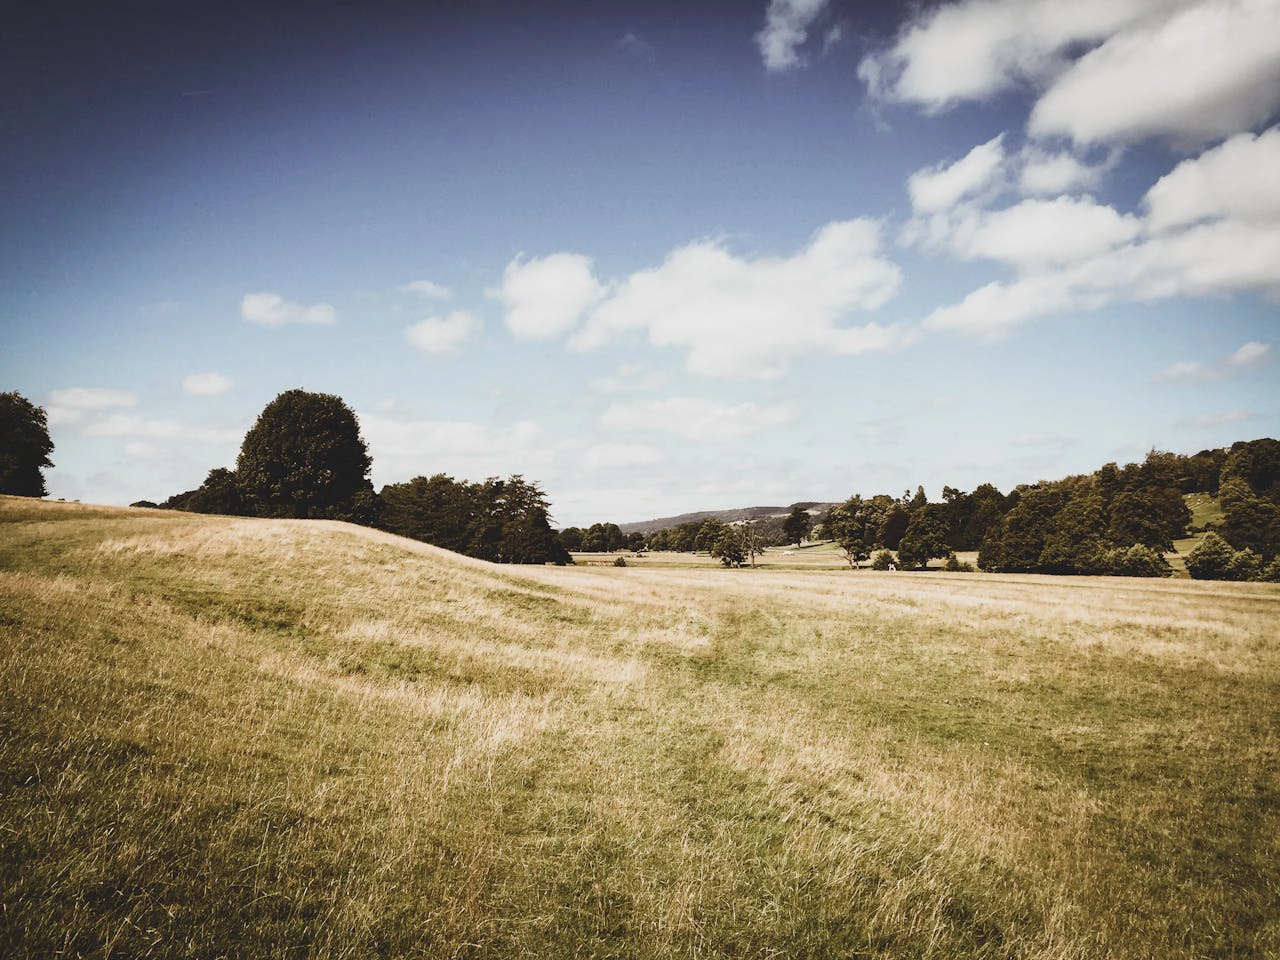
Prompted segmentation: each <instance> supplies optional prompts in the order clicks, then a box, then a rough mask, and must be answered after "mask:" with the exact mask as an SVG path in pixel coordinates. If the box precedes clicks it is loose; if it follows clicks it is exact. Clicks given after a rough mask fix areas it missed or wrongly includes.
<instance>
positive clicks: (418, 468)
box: [359, 413, 555, 483]
mask: <svg viewBox="0 0 1280 960" xmlns="http://www.w3.org/2000/svg"><path fill="white" fill-rule="evenodd" d="M359 417H360V432H361V433H362V434H363V436H364V438H365V440H366V442H367V443H368V445H369V454H370V456H371V457H372V458H373V463H374V471H375V472H376V473H377V474H378V475H379V476H380V478H381V482H382V483H391V482H398V481H402V480H407V479H408V478H410V477H413V476H418V475H427V476H430V475H432V474H436V473H448V474H451V475H452V476H454V477H457V478H458V479H466V480H479V479H482V478H484V477H491V476H499V475H502V476H505V475H508V474H511V473H529V474H531V475H532V474H536V473H539V471H540V469H541V474H540V475H544V476H545V469H542V468H545V467H546V466H547V465H548V464H549V463H550V462H551V461H552V460H554V458H555V450H554V448H553V446H552V445H551V444H549V443H548V442H547V437H546V435H545V433H544V432H543V430H542V429H541V428H540V427H539V426H538V425H537V424H536V423H535V422H533V421H532V420H518V421H516V422H514V423H510V424H506V425H503V426H499V427H493V426H488V425H485V424H478V423H471V422H467V421H460V420H433V419H409V418H400V417H390V416H386V415H383V414H376V413H360V414H359Z"/></svg>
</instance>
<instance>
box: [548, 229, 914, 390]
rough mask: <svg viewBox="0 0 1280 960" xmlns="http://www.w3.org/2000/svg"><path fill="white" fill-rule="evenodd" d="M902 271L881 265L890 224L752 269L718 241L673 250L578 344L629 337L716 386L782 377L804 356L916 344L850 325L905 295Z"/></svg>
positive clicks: (891, 332) (618, 292)
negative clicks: (677, 351)
mask: <svg viewBox="0 0 1280 960" xmlns="http://www.w3.org/2000/svg"><path fill="white" fill-rule="evenodd" d="M900 283H901V271H900V270H899V269H898V267H897V266H896V265H895V264H893V263H891V262H890V261H888V260H886V259H884V258H883V257H882V256H880V224H879V223H877V222H875V221H871V220H850V221H844V222H837V223H830V224H827V225H826V226H825V227H823V228H822V229H821V230H819V231H818V232H817V233H816V234H815V235H814V237H813V239H812V240H811V241H810V243H809V245H808V246H806V247H805V248H804V249H803V250H801V251H800V252H799V253H797V254H795V255H794V256H792V257H788V258H776V257H767V258H760V259H757V260H746V259H743V258H740V257H737V256H734V255H733V254H731V253H729V252H728V251H727V250H725V249H724V247H723V246H722V245H721V244H719V243H717V242H714V241H701V242H698V243H692V244H689V245H688V246H685V247H680V248H678V249H676V250H674V251H672V252H671V253H670V254H669V255H668V256H667V258H666V260H665V261H664V262H663V263H662V265H661V266H659V267H656V268H653V269H651V270H644V271H640V272H638V273H634V274H632V275H631V276H630V277H628V278H627V279H626V280H625V281H623V282H622V283H620V284H618V285H617V286H616V287H614V288H613V291H612V293H611V295H610V296H609V297H608V299H606V300H605V301H604V302H603V303H601V304H600V305H599V306H598V307H596V308H595V309H594V310H593V311H592V312H591V314H590V316H589V317H588V320H587V322H586V325H585V326H584V327H583V328H582V330H581V331H579V332H578V333H577V334H576V335H575V336H574V337H573V338H572V339H571V340H570V345H571V346H572V347H574V348H576V349H581V350H589V349H593V348H597V347H600V346H603V345H605V344H607V343H610V342H612V341H614V340H616V339H618V338H620V337H624V336H626V335H627V334H628V333H633V332H641V333H646V334H647V335H648V339H649V342H650V343H651V344H653V345H654V346H660V347H661V346H674V347H685V348H687V349H688V351H689V352H688V360H687V366H688V369H689V370H690V371H692V372H694V373H699V374H703V375H706V376H713V377H729V378H752V377H765V378H768V377H776V376H780V375H781V374H782V373H783V372H785V371H786V370H787V369H788V368H789V367H790V366H791V364H792V363H793V362H795V360H796V359H797V358H799V357H800V356H802V355H806V354H810V353H815V352H826V353H832V354H846V355H851V354H857V353H864V352H867V351H870V350H884V349H890V348H893V347H896V346H901V345H902V344H904V343H906V342H908V341H909V340H910V338H911V336H912V334H911V333H910V332H909V331H907V330H904V329H902V328H900V327H896V326H889V327H886V326H880V325H878V324H875V323H869V324H866V325H864V326H859V327H845V326H840V325H839V324H840V323H841V321H843V320H845V319H846V318H847V317H848V316H849V315H850V314H851V313H853V312H854V311H857V310H873V309H876V308H877V307H880V306H881V305H883V304H884V303H885V302H886V301H887V300H888V299H889V298H891V297H892V296H893V295H894V294H895V293H896V292H897V290H898V287H899V285H900Z"/></svg>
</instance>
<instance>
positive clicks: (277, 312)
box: [240, 293, 338, 327]
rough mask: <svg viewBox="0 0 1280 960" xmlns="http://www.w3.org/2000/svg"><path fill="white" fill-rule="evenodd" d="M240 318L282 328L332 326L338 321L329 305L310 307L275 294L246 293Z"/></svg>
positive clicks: (320, 304)
mask: <svg viewBox="0 0 1280 960" xmlns="http://www.w3.org/2000/svg"><path fill="white" fill-rule="evenodd" d="M240 316H241V317H242V318H243V319H245V320H247V321H248V322H249V323H257V324H261V325H262V326H264V327H282V326H284V325H285V324H287V323H302V324H330V323H335V322H337V319H338V315H337V313H336V312H335V311H334V309H333V307H331V306H329V305H328V304H327V303H317V304H314V305H312V306H309V307H308V306H304V305H302V304H300V303H293V302H291V301H289V300H285V299H284V298H282V297H280V296H279V295H278V294H274V293H246V294H245V295H244V299H242V300H241V301H240Z"/></svg>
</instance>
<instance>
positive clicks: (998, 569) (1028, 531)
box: [978, 482, 1069, 573]
mask: <svg viewBox="0 0 1280 960" xmlns="http://www.w3.org/2000/svg"><path fill="white" fill-rule="evenodd" d="M1014 493H1015V494H1016V497H1015V498H1014V499H1015V500H1016V502H1015V503H1014V505H1013V507H1012V509H1010V510H1009V512H1008V513H1006V514H1005V515H1004V518H1003V519H1002V520H1001V521H1000V523H999V524H998V525H997V526H995V527H993V528H992V529H991V530H990V531H989V532H988V534H987V536H986V539H984V540H983V541H982V549H981V551H980V552H979V553H978V567H979V568H980V569H982V570H988V571H991V572H993V573H1034V572H1036V571H1037V570H1038V569H1039V566H1040V556H1041V554H1042V553H1043V552H1044V546H1045V540H1046V539H1047V537H1048V535H1049V533H1050V531H1051V529H1052V527H1051V524H1052V521H1053V518H1054V517H1055V516H1056V515H1057V513H1058V511H1059V510H1061V509H1062V507H1063V506H1064V505H1065V503H1066V502H1067V498H1068V496H1069V488H1068V487H1067V485H1066V484H1064V483H1061V482H1059V483H1048V482H1045V483H1039V484H1036V485H1035V486H1020V487H1018V488H1016V489H1015V491H1014ZM1011 496H1013V495H1012V494H1011Z"/></svg>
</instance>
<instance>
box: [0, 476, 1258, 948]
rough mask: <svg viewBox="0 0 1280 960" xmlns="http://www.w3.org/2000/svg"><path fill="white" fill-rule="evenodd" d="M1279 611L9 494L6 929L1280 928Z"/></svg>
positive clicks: (354, 942)
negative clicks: (539, 546)
mask: <svg viewBox="0 0 1280 960" xmlns="http://www.w3.org/2000/svg"><path fill="white" fill-rule="evenodd" d="M1278 613H1280V588H1277V587H1276V586H1274V585H1267V584H1224V583H1200V582H1192V581H1185V580H1179V581H1131V580H1111V579H1104V578H1077V579H1065V578H1064V579H1055V578H1047V577H1031V576H1017V577H1015V576H1006V577H993V576H985V575H982V574H943V573H932V572H931V573H924V574H919V573H915V574H907V573H896V574H881V573H873V572H871V571H858V572H849V571H847V570H844V571H841V570H836V569H831V570H824V569H821V568H817V567H815V569H801V568H798V567H797V568H794V569H787V568H782V567H775V568H766V569H760V570H754V571H753V570H724V569H720V568H718V567H711V566H706V567H702V568H697V567H691V566H686V565H674V564H673V565H663V564H661V563H653V564H650V565H648V566H640V567H636V566H633V567H629V568H627V569H615V568H606V567H579V568H568V569H557V568H498V567H494V566H491V565H488V564H484V563H481V562H477V561H472V560H467V559H465V558H461V557H457V556H455V555H453V554H449V553H446V552H444V551H440V550H437V549H435V548H432V547H428V546H425V545H422V544H415V543H412V542H407V541H403V540H399V539H397V538H394V537H389V536H387V535H385V534H381V533H378V532H376V531H371V530H366V529H362V528H356V527H350V526H346V525H342V524H333V523H323V522H294V521H257V520H233V519H227V518H215V517H199V516H190V515H183V514H171V513H163V512H157V511H142V510H123V509H110V508H94V507H86V506H81V505H70V504H48V503H40V502H30V501H22V500H15V499H8V498H0V732H2V733H3V740H2V741H0V851H2V855H0V954H2V955H4V956H6V957H48V956H55V955H65V956H87V957H106V956H157V957H210V958H212V957H221V956H228V957H230V956H235V957H240V956H255V957H256V956H267V957H325V958H337V957H365V956H394V957H405V956H421V957H526V956H527V957H535V956H536V957H547V956H582V957H587V956H597V957H636V958H640V957H645V958H648V957H654V958H657V957H671V958H674V957H689V958H693V957H721V956H722V957H939V958H941V957H1027V958H1046V960H1047V958H1063V960H1067V958H1081V960H1083V958H1095V957H1253V956H1256V957H1267V956H1276V955H1280V906H1277V904H1278V903H1280V839H1278V838H1280V782H1278V779H1277V769H1278V766H1277V761H1280V756H1278V754H1280V729H1278V728H1280V712H1278V711H1277V709H1276V704H1277V702H1278V699H1277V695H1278V694H1280V637H1278V636H1277V629H1276V627H1277V623H1280V618H1278V617H1277V614H1278Z"/></svg>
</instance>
